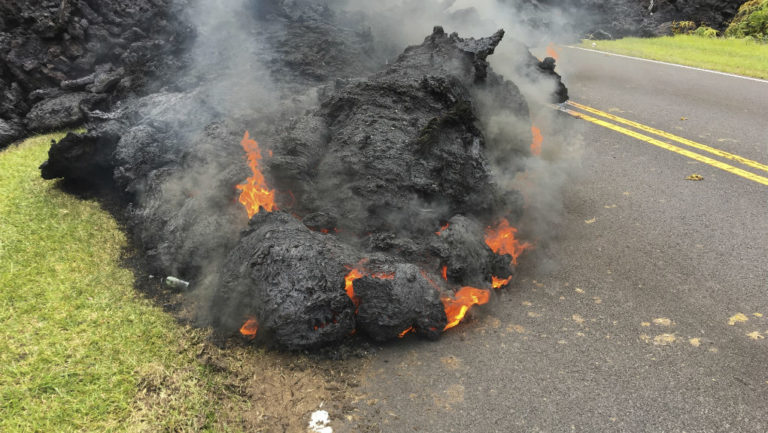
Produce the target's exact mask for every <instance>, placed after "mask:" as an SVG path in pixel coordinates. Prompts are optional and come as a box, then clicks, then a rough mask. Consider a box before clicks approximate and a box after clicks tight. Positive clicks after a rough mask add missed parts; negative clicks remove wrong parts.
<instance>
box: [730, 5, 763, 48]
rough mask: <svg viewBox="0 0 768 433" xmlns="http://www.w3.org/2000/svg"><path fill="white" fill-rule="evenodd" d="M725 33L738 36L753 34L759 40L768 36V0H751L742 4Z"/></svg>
mask: <svg viewBox="0 0 768 433" xmlns="http://www.w3.org/2000/svg"><path fill="white" fill-rule="evenodd" d="M725 35H726V36H731V37H736V38H743V37H746V36H752V37H754V38H755V39H757V40H762V39H765V38H766V37H768V0H750V1H748V2H746V3H744V4H743V5H741V7H739V12H738V13H737V14H736V16H735V17H734V18H733V21H731V24H730V25H729V26H728V28H727V29H726V30H725Z"/></svg>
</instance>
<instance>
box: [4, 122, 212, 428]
mask: <svg viewBox="0 0 768 433" xmlns="http://www.w3.org/2000/svg"><path fill="white" fill-rule="evenodd" d="M61 136H63V134H50V135H44V136H39V137H36V138H34V139H30V140H27V141H25V142H24V143H22V144H21V145H20V146H18V147H17V146H12V147H11V148H9V149H6V150H5V151H3V152H0V431H3V432H16V431H24V432H31V431H56V432H67V431H114V430H117V431H201V430H208V429H212V428H214V426H215V424H216V415H215V414H216V409H217V408H216V406H215V403H213V402H212V401H211V399H210V398H209V393H210V391H211V389H212V387H214V385H215V383H214V381H215V378H214V377H213V376H212V375H211V374H209V372H208V371H207V370H206V369H205V368H204V367H203V366H202V365H200V364H199V363H197V362H196V361H195V359H194V353H193V352H194V349H195V347H194V346H195V344H196V343H199V341H200V340H201V339H202V337H203V336H202V334H201V331H195V330H192V329H188V328H184V327H182V326H180V325H178V324H177V322H175V321H174V320H173V319H172V318H171V317H170V316H168V315H166V314H164V313H163V312H162V310H160V309H159V308H157V307H155V306H153V305H152V304H151V302H150V301H148V300H146V299H142V298H141V297H139V296H138V295H137V294H136V292H135V291H134V289H133V274H132V272H130V271H129V270H126V269H124V268H121V267H120V266H119V264H118V263H119V260H120V254H121V251H122V250H123V248H124V246H125V245H126V239H125V237H124V235H123V234H122V233H121V231H120V230H119V229H118V226H117V224H116V222H115V221H114V220H113V219H112V218H111V216H110V215H109V214H108V213H106V212H105V211H104V210H102V209H101V208H100V207H99V205H98V204H97V203H95V202H92V201H81V200H78V199H75V198H73V197H71V196H69V195H67V194H65V193H63V192H61V191H59V190H58V189H57V188H56V187H55V186H54V182H48V181H44V180H42V179H41V178H40V175H39V171H38V169H37V167H38V166H39V165H40V163H41V162H42V161H44V160H45V159H46V157H47V149H48V144H49V143H50V140H51V139H58V138H61Z"/></svg>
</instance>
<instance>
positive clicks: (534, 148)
mask: <svg viewBox="0 0 768 433" xmlns="http://www.w3.org/2000/svg"><path fill="white" fill-rule="evenodd" d="M531 133H532V134H533V141H532V142H531V153H532V154H534V155H536V156H540V155H541V145H542V144H543V143H544V137H543V136H542V135H541V129H539V128H537V127H536V125H531Z"/></svg>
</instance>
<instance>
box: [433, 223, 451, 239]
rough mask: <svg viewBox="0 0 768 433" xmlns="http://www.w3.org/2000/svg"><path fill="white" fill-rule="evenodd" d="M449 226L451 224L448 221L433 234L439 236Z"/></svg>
mask: <svg viewBox="0 0 768 433" xmlns="http://www.w3.org/2000/svg"><path fill="white" fill-rule="evenodd" d="M450 226H451V224H450V223H447V224H445V225H444V226H442V227H440V230H439V231H436V232H435V234H436V235H438V236H440V235H441V234H443V232H444V231H446V230H448V227H450Z"/></svg>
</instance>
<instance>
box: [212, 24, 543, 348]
mask: <svg viewBox="0 0 768 433" xmlns="http://www.w3.org/2000/svg"><path fill="white" fill-rule="evenodd" d="M502 35H503V32H499V33H497V34H495V35H493V36H492V37H489V38H484V39H480V40H474V39H466V40H464V39H461V38H459V37H458V36H457V35H450V36H449V35H447V34H445V33H444V32H443V31H442V29H440V28H438V29H436V31H435V33H433V34H432V35H431V36H430V37H428V38H427V39H426V41H425V42H424V43H423V44H422V45H419V46H415V47H411V48H408V49H407V50H406V51H405V53H404V54H403V55H402V56H400V58H398V59H397V60H396V61H395V62H394V63H393V64H392V65H391V66H390V67H388V68H387V69H386V70H384V71H382V72H380V73H378V74H374V75H373V76H371V77H369V78H368V79H365V80H356V81H351V82H347V83H340V84H339V87H338V88H337V89H335V90H334V91H333V92H332V93H331V94H330V95H329V96H328V97H327V98H325V99H324V101H323V102H322V104H321V107H320V108H319V109H318V110H316V111H314V112H312V113H311V114H309V115H307V116H304V117H301V118H299V119H297V120H295V121H294V122H293V123H292V124H291V125H290V126H289V127H288V128H287V129H286V131H285V134H284V135H283V137H282V139H281V142H280V143H278V144H277V146H276V147H275V149H274V156H273V157H272V158H271V159H269V162H268V163H269V168H270V170H269V172H270V173H271V174H272V177H273V179H274V184H275V185H276V186H277V187H278V188H280V189H287V190H290V191H292V193H293V199H295V205H294V206H293V207H292V209H290V212H291V213H295V214H297V215H299V216H300V217H303V219H304V221H305V223H304V224H303V225H302V224H300V223H299V222H298V221H297V220H296V219H295V218H294V217H292V216H289V215H286V214H283V213H277V214H267V215H262V214H259V215H257V216H256V217H254V219H253V220H252V221H251V227H252V228H251V229H250V230H248V231H247V232H246V235H245V237H243V238H242V239H241V241H240V242H239V244H238V246H237V247H236V248H235V249H234V251H233V253H232V254H231V255H230V256H229V258H228V260H226V264H225V266H224V272H223V275H225V276H226V277H225V284H223V285H221V292H220V296H221V298H222V299H227V300H229V301H228V302H225V303H222V304H221V308H222V309H223V310H222V311H221V313H219V314H216V316H217V317H225V318H232V319H234V320H235V322H232V323H229V326H239V325H240V324H241V323H242V318H243V317H246V316H247V315H249V314H252V315H254V316H255V317H258V319H259V323H261V324H263V325H264V326H265V327H266V329H269V330H271V331H272V332H273V333H274V337H275V338H276V339H277V340H278V341H280V342H281V344H283V345H286V346H288V347H303V346H315V345H318V344H324V343H330V342H333V341H337V340H339V339H341V338H343V337H345V336H346V335H348V334H349V333H350V332H351V331H352V330H354V329H360V330H363V331H365V332H366V334H368V335H369V336H371V337H373V338H374V339H376V340H387V339H392V338H396V337H397V336H398V335H399V334H401V333H402V332H403V331H404V330H406V329H408V328H411V327H412V328H413V329H414V330H415V332H416V333H417V334H419V335H423V336H427V337H437V336H438V335H439V334H440V333H441V332H442V331H443V328H445V325H446V316H445V313H444V311H443V309H444V307H443V305H442V303H441V301H440V291H444V292H446V293H448V290H450V288H451V287H460V286H475V287H490V285H491V276H492V275H500V276H503V277H506V276H508V275H509V273H510V272H511V269H510V267H509V263H510V258H509V257H507V258H506V260H505V259H503V258H502V259H499V258H498V256H497V255H495V254H494V253H493V252H492V251H491V250H490V249H489V248H488V247H487V246H485V244H484V236H483V228H484V227H485V226H486V225H489V224H491V222H492V221H493V220H494V218H495V217H499V216H504V217H511V218H515V217H517V216H518V215H517V213H518V212H519V211H520V210H521V209H522V206H521V198H520V196H519V195H518V194H516V193H514V192H507V191H503V190H501V189H500V188H498V186H496V185H495V184H494V183H493V177H492V175H491V172H490V162H489V161H488V160H487V159H486V156H485V149H486V148H487V146H488V143H487V142H486V140H485V139H484V136H483V134H482V132H481V131H480V129H479V121H478V120H477V118H476V115H475V111H474V108H473V104H474V102H473V100H476V99H478V98H479V95H481V94H483V95H486V94H494V95H495V96H494V98H495V100H492V101H485V102H484V103H486V104H499V106H502V105H503V106H506V107H508V108H509V107H512V108H514V109H516V110H517V115H518V117H519V118H521V119H528V113H527V107H526V106H525V103H524V100H523V97H522V95H521V94H520V92H519V91H518V90H517V88H516V87H515V86H514V85H512V84H511V83H509V82H505V81H504V80H503V79H501V77H499V76H497V75H495V74H493V73H492V72H491V71H490V70H489V66H488V64H487V62H486V57H487V56H488V55H489V54H491V53H492V52H493V50H494V48H495V47H496V45H497V44H498V43H499V42H500V41H501V38H502ZM527 124H528V125H530V121H528V122H527ZM526 132H527V133H526ZM515 139H517V140H520V141H521V143H520V145H519V146H518V148H525V144H528V143H530V139H531V136H530V130H527V131H520V133H519V134H516V135H515ZM446 223H451V225H450V226H449V228H448V229H447V230H445V231H444V232H443V233H441V234H440V235H437V234H436V232H437V231H438V230H440V227H441V226H443V225H444V224H446ZM308 225H309V226H310V227H311V228H312V229H314V230H317V231H320V232H317V231H316V232H312V231H311V230H310V228H308V227H307V226H308ZM322 231H329V232H335V231H340V232H341V234H340V235H334V234H323V233H322ZM363 260H365V261H366V262H365V264H364V265H363V267H364V268H365V273H367V274H368V275H374V276H369V277H363V278H362V279H360V280H356V281H355V282H354V293H355V296H356V297H358V298H359V303H360V307H359V311H358V314H354V313H355V309H356V306H355V305H354V303H353V302H352V300H351V299H350V297H349V296H347V294H346V293H345V292H344V290H342V289H343V288H344V278H345V276H346V275H347V274H349V273H350V268H351V267H353V266H356V264H357V263H359V262H361V261H363ZM442 266H448V267H449V268H450V270H451V273H450V277H449V283H445V282H444V281H442V279H441V277H440V269H441V268H442ZM377 274H378V275H390V276H391V277H390V278H376V277H375V275H377ZM437 281H441V283H437Z"/></svg>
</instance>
